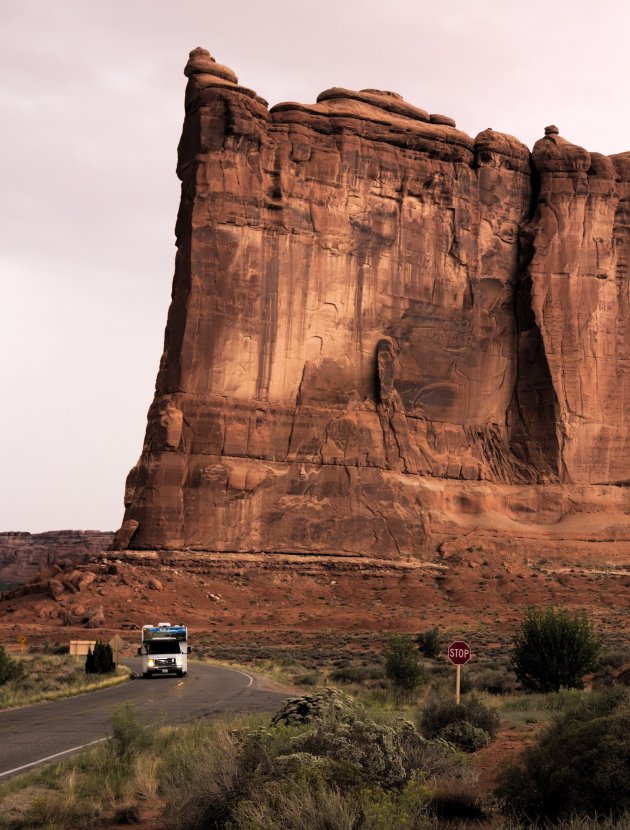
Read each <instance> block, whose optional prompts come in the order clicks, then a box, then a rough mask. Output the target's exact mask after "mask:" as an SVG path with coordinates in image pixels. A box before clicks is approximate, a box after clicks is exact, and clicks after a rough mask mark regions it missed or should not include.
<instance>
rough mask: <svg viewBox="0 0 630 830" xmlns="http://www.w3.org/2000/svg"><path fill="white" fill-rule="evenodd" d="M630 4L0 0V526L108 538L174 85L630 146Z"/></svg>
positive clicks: (165, 173)
mask: <svg viewBox="0 0 630 830" xmlns="http://www.w3.org/2000/svg"><path fill="white" fill-rule="evenodd" d="M628 31H630V3H628V0H600V2H599V3H596V4H593V3H592V2H585V0H544V2H543V1H542V0H529V2H513V1H512V0H479V1H478V2H471V0H432V2H425V0H413V2H411V0H410V1H409V2H408V1H407V0H389V2H387V3H383V2H374V0H361V1H360V2H359V0H349V1H346V0H334V2H332V1H331V0H320V2H315V3H307V2H298V0H291V1H290V2H289V0H276V2H274V1H273V0H267V2H264V1H263V0H259V2H254V1H253V0H241V2H231V3H230V2H221V3H218V2H210V0H206V2H202V0H178V2H173V0H0V101H1V107H2V127H1V129H0V148H1V152H0V159H1V176H2V179H1V181H2V188H1V191H0V192H1V200H0V211H1V215H0V382H1V387H0V388H1V389H2V393H1V394H2V405H1V406H0V434H1V435H2V438H3V451H2V455H1V456H0V457H1V458H2V464H1V467H0V469H1V471H2V475H1V476H0V530H30V531H41V530H47V529H58V528H70V527H72V528H99V529H103V530H105V529H116V528H117V527H118V525H119V524H120V520H121V518H122V496H123V487H124V480H125V476H126V474H127V471H128V470H129V468H130V467H131V466H132V465H133V464H134V463H135V461H136V458H137V456H138V455H139V453H140V450H141V447H142V439H143V434H144V428H145V417H146V411H147V409H148V406H149V404H150V402H151V397H152V393H153V387H154V382H155V375H156V371H157V366H158V362H159V358H160V355H161V351H162V340H163V332H164V325H165V323H166V312H167V308H168V303H169V298H170V287H171V278H172V270H173V259H174V246H173V242H174V238H173V227H174V224H175V216H176V212H177V205H178V199H179V186H178V185H179V183H178V181H177V179H176V177H175V173H174V168H175V160H176V147H177V141H178V139H179V133H180V129H181V123H182V117H183V94H184V85H185V79H184V76H183V74H182V69H183V67H184V64H185V63H186V59H187V55H188V52H189V50H190V49H192V48H193V47H195V46H204V47H206V48H207V49H209V50H210V51H211V52H212V54H213V55H214V56H215V58H216V59H217V60H218V61H219V62H220V63H225V64H227V65H228V66H230V67H232V69H234V71H235V72H236V73H237V75H238V76H239V79H240V80H241V82H242V83H243V84H245V85H247V86H250V87H252V88H254V89H256V90H257V92H258V93H259V94H261V95H262V96H263V97H264V98H266V99H267V100H268V101H269V102H270V104H274V103H277V102H278V101H281V100H298V101H307V102H308V101H314V99H315V97H316V96H317V94H318V93H319V92H320V91H322V90H323V89H326V88H327V87H330V86H345V87H350V88H355V89H359V88H363V87H377V88H381V89H390V90H394V91H397V92H400V93H401V94H402V95H404V97H405V98H406V99H407V100H408V101H410V102H411V103H413V104H416V105H418V106H420V107H423V108H425V109H428V110H429V111H431V112H441V113H444V114H446V115H450V116H452V117H454V118H455V119H456V121H457V124H458V127H460V128H461V129H463V130H465V131H466V132H468V133H470V134H471V135H473V136H474V135H475V134H476V133H477V132H479V131H480V130H482V129H484V128H485V127H488V126H490V127H492V128H494V129H495V130H501V131H504V132H509V133H512V134H514V135H516V136H518V137H519V138H520V139H521V140H523V141H525V142H526V143H527V144H529V145H530V146H531V144H532V143H533V142H534V141H535V140H536V139H537V138H539V137H540V136H541V135H542V133H543V128H544V127H545V125H547V124H549V123H551V122H553V123H556V124H558V126H559V127H560V130H561V133H562V134H563V135H564V136H566V137H567V138H569V139H570V140H572V141H574V142H576V143H578V144H581V145H583V146H585V147H587V148H588V149H590V150H597V151H599V152H603V153H615V152H621V151H624V150H628V149H630V107H629V105H628V92H627V85H628V78H630V48H629V46H628Z"/></svg>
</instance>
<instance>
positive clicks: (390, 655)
mask: <svg viewBox="0 0 630 830" xmlns="http://www.w3.org/2000/svg"><path fill="white" fill-rule="evenodd" d="M385 674H386V675H387V677H388V679H389V680H390V681H391V682H392V683H393V684H394V686H396V688H398V689H400V690H401V691H406V692H412V691H413V690H414V689H416V688H417V687H418V686H419V685H420V683H421V681H422V678H423V671H422V666H421V665H420V661H419V660H418V654H417V649H416V647H415V646H414V643H413V640H412V639H411V637H410V636H409V635H408V634H394V635H392V636H391V637H390V638H389V642H388V645H387V649H386V651H385Z"/></svg>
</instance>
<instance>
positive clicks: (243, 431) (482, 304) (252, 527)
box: [116, 49, 630, 556]
mask: <svg viewBox="0 0 630 830" xmlns="http://www.w3.org/2000/svg"><path fill="white" fill-rule="evenodd" d="M185 74H186V75H187V76H188V87H187V90H186V118H185V122H184V128H183V134H182V139H181V142H180V146H179V164H178V175H179V176H180V178H181V181H182V198H181V205H180V210H179V216H178V221H177V228H176V233H177V258H176V268H175V278H174V284H173V298H172V303H171V308H170V311H169V316H168V324H167V329H166V338H165V348H164V355H163V358H162V363H161V367H160V372H159V375H158V379H157V385H156V395H155V399H154V402H153V404H152V406H151V409H150V411H149V418H148V427H147V433H146V440H145V445H144V449H143V453H142V456H141V458H140V460H139V462H138V464H137V465H136V467H135V468H134V469H133V470H132V471H131V473H130V475H129V479H128V483H127V492H126V514H125V520H124V522H123V526H122V528H121V530H120V531H119V533H118V534H117V539H116V545H117V546H118V547H131V548H172V549H178V548H180V549H181V548H191V549H198V550H210V551H237V550H241V551H243V550H246V551H272V552H273V551H289V552H300V551H309V552H317V553H336V552H353V553H357V554H378V555H388V556H400V555H413V554H419V553H420V552H421V551H422V550H423V549H424V548H425V547H426V546H427V545H429V544H431V543H432V540H434V539H435V538H438V537H439V536H440V534H445V533H446V534H447V535H448V534H450V535H453V534H454V533H457V532H459V530H460V529H461V528H464V527H465V528H473V527H484V526H487V527H494V526H496V525H497V523H499V524H501V526H502V527H503V528H504V529H505V530H509V531H512V530H513V528H514V527H517V528H523V527H525V528H529V530H530V531H531V532H532V533H534V534H537V533H539V532H546V531H545V528H548V527H549V525H550V523H558V522H559V521H560V520H563V519H564V517H566V516H568V515H569V514H575V513H576V512H577V513H578V514H582V515H584V516H586V515H592V514H593V513H602V511H603V513H604V514H608V513H610V514H611V515H612V514H615V515H616V518H615V521H617V519H619V517H622V516H623V513H624V512H625V511H626V510H627V509H628V503H630V500H628V499H627V498H626V491H625V490H624V489H623V488H619V487H611V486H610V485H619V484H625V483H626V482H627V481H630V470H629V469H628V468H629V467H630V457H629V456H628V452H627V444H628V440H629V439H628V425H629V423H630V413H629V411H628V407H629V406H630V402H627V400H626V397H627V396H626V386H627V384H628V383H629V382H630V362H629V359H630V340H629V334H628V331H627V323H626V321H627V320H628V307H627V306H628V302H629V301H628V289H629V283H630V275H629V274H628V262H629V260H630V229H629V228H630V153H626V154H622V155H620V156H615V157H611V158H606V157H603V156H600V155H597V154H589V153H588V152H586V151H585V150H583V149H582V148H580V147H577V146H574V145H572V144H570V143H569V142H567V141H566V140H564V139H563V138H561V137H560V136H559V135H558V131H557V130H556V129H555V128H554V127H550V128H547V130H546V135H545V137H544V138H542V139H541V140H540V141H539V142H538V143H537V144H536V146H535V147H534V150H533V153H532V154H530V152H529V150H528V148H527V147H526V146H525V145H523V144H522V143H521V142H519V141H518V140H517V139H515V138H513V137H511V136H508V135H503V134H501V133H497V132H494V131H492V130H490V129H488V130H485V131H484V132H482V133H480V135H478V136H477V137H476V138H475V139H474V140H473V139H471V138H470V137H469V136H467V135H466V134H464V133H462V132H460V131H459V130H457V129H456V127H455V123H454V122H453V121H452V119H450V118H447V117H445V116H441V115H429V114H428V113H426V112H425V111H423V110H421V109H419V108H417V107H414V106H412V105H410V104H408V103H407V102H405V101H404V100H402V99H401V98H400V96H398V95H396V94H394V93H391V92H381V91H378V90H363V91H361V92H353V91H350V90H345V89H337V88H335V89H330V90H327V91H326V92H323V93H322V94H321V95H320V96H319V97H318V100H317V103H316V104H312V105H303V104H296V103H284V104H279V105H277V106H275V107H272V108H271V109H268V107H267V104H266V102H265V101H263V100H262V99H261V98H260V97H258V96H257V95H256V94H255V93H254V92H253V91H251V90H249V89H247V88H245V87H242V86H240V85H239V84H238V80H237V78H236V76H235V75H234V73H233V72H232V71H231V70H230V69H228V68H227V67H224V66H220V65H219V64H217V63H216V62H215V61H214V59H213V58H211V57H210V55H209V54H208V52H206V51H205V50H203V49H195V50H193V52H191V55H190V60H189V61H188V64H187V66H186V70H185ZM628 394H629V395H630V390H629V392H628ZM625 532H626V531H625V525H624V524H623V521H622V520H621V526H616V530H615V533H617V534H619V533H625Z"/></svg>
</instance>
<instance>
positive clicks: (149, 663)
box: [147, 660, 155, 666]
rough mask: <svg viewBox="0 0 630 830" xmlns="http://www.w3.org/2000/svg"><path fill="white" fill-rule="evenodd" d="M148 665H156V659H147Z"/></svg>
mask: <svg viewBox="0 0 630 830" xmlns="http://www.w3.org/2000/svg"><path fill="white" fill-rule="evenodd" d="M147 666H155V660H147Z"/></svg>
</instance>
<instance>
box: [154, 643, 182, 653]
mask: <svg viewBox="0 0 630 830" xmlns="http://www.w3.org/2000/svg"><path fill="white" fill-rule="evenodd" d="M145 646H146V649H147V654H180V653H181V649H180V647H179V643H178V642H177V640H149V641H148V642H147V643H145Z"/></svg>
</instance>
